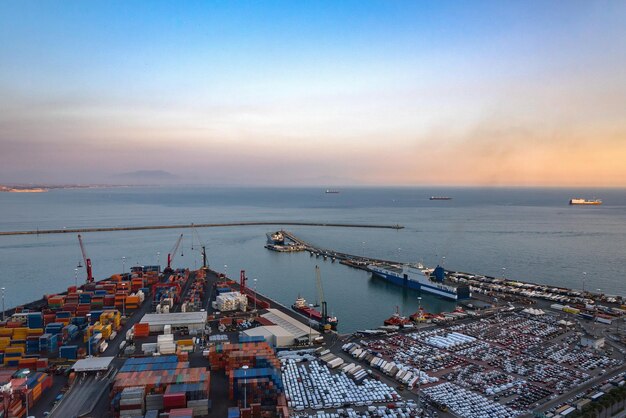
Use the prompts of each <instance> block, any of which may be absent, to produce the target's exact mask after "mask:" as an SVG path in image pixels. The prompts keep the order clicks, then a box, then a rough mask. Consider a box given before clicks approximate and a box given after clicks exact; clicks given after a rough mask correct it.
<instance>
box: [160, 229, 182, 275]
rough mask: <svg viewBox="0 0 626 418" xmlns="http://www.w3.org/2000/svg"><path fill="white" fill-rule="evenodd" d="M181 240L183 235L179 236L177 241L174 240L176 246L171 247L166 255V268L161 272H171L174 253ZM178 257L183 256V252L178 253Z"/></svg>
mask: <svg viewBox="0 0 626 418" xmlns="http://www.w3.org/2000/svg"><path fill="white" fill-rule="evenodd" d="M182 240H183V234H180V236H179V237H178V239H177V240H176V244H174V246H173V247H172V249H171V250H170V252H169V253H167V267H166V268H165V269H164V270H163V272H171V271H172V262H174V257H176V252H177V251H178V247H180V243H181V242H182ZM180 255H181V256H182V255H183V252H182V251H181V252H180Z"/></svg>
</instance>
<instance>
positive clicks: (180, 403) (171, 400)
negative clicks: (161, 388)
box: [163, 393, 187, 410]
mask: <svg viewBox="0 0 626 418" xmlns="http://www.w3.org/2000/svg"><path fill="white" fill-rule="evenodd" d="M186 406H187V397H186V396H185V394H184V393H166V394H164V395H163V408H165V409H166V410H167V409H172V408H184V407H186Z"/></svg>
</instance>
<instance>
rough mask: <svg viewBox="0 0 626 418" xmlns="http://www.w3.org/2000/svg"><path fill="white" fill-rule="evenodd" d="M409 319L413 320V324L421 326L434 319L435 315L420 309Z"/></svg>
mask: <svg viewBox="0 0 626 418" xmlns="http://www.w3.org/2000/svg"><path fill="white" fill-rule="evenodd" d="M409 318H411V320H412V321H413V322H416V323H418V324H419V323H422V322H430V321H431V320H432V318H433V315H432V314H431V313H428V312H426V311H425V310H424V308H422V307H420V308H419V309H418V311H417V312H415V313H414V314H413V315H411V316H410V317H409Z"/></svg>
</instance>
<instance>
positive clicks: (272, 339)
mask: <svg viewBox="0 0 626 418" xmlns="http://www.w3.org/2000/svg"><path fill="white" fill-rule="evenodd" d="M261 318H263V319H264V320H265V321H264V322H266V325H264V326H261V327H257V328H252V329H248V330H245V331H243V332H242V334H243V335H246V336H249V337H254V336H262V337H264V338H265V341H267V342H268V343H269V344H271V345H272V346H274V347H289V346H292V345H294V344H301V343H304V342H308V341H309V336H310V337H311V339H314V338H316V337H318V336H319V335H320V333H319V332H318V331H317V330H315V329H313V328H310V327H308V326H306V325H304V324H303V323H301V322H300V321H298V320H297V319H294V318H292V317H291V316H289V315H287V314H285V313H283V312H281V311H279V310H278V309H268V310H267V313H265V314H263V315H261ZM270 323H271V325H270Z"/></svg>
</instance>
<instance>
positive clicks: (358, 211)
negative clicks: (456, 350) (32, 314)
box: [0, 186, 626, 333]
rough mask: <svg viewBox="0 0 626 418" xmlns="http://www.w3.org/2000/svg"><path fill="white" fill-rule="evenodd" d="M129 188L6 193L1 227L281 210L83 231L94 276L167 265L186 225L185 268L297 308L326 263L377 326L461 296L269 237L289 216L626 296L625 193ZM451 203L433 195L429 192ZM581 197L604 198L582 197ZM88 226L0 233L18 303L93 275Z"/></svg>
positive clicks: (334, 241) (427, 257)
mask: <svg viewBox="0 0 626 418" xmlns="http://www.w3.org/2000/svg"><path fill="white" fill-rule="evenodd" d="M338 191H339V193H336V194H329V193H325V189H323V188H314V187H308V188H242V187H237V188H236V187H204V186H202V187H200V186H184V187H183V186H181V187H121V188H89V189H53V190H51V191H49V192H45V193H0V230H2V231H19V230H36V229H57V228H61V229H62V228H80V227H121V226H139V225H161V224H190V223H196V224H200V223H221V222H237V221H274V222H276V223H277V224H276V226H237V227H214V228H197V234H195V233H192V230H190V229H165V230H143V231H119V232H90V233H83V234H82V236H83V240H84V243H85V247H86V250H87V253H88V255H89V257H90V258H91V260H92V262H93V271H94V276H95V277H96V279H103V278H106V277H109V276H110V275H112V274H114V273H119V272H121V271H123V270H124V271H128V269H129V268H130V267H131V266H134V265H153V264H160V265H165V263H166V258H167V253H168V252H169V251H171V249H172V248H173V246H174V244H175V242H176V240H177V238H178V236H179V235H180V234H181V233H182V234H183V241H182V245H181V247H180V249H179V251H178V252H177V254H176V257H175V260H174V267H189V268H192V269H193V268H199V267H200V266H201V265H202V260H201V252H200V246H201V243H202V244H204V245H205V246H206V248H207V255H208V260H209V265H210V267H211V268H212V269H214V270H218V271H224V272H226V273H227V275H228V276H229V277H232V278H235V279H238V277H239V274H240V271H241V270H245V271H246V275H247V276H248V277H249V279H250V281H249V285H250V286H251V287H254V286H256V289H257V291H258V292H259V293H261V294H264V295H266V296H269V297H271V298H273V299H275V300H277V301H279V302H280V303H282V304H284V305H286V306H290V305H291V304H292V303H293V302H294V300H295V299H296V298H297V297H298V296H302V297H304V298H306V299H307V300H308V301H309V302H316V301H317V300H318V295H317V290H316V284H315V266H316V265H319V267H320V270H321V277H322V282H323V290H324V296H325V299H326V301H327V302H328V309H329V311H330V313H332V314H334V315H336V316H337V317H338V318H339V321H340V331H341V332H346V333H347V332H352V331H355V330H359V329H366V328H373V327H376V326H379V325H382V322H383V320H384V319H386V318H388V317H389V316H391V315H392V314H393V313H394V312H395V310H396V309H398V310H399V311H400V312H401V313H402V314H405V315H410V314H412V313H414V312H415V311H416V310H417V309H418V304H419V303H420V302H419V301H418V297H420V296H421V298H422V299H421V304H422V306H423V307H424V308H425V309H426V310H427V311H429V312H440V311H450V310H452V309H454V307H455V304H454V303H453V302H450V301H447V300H444V299H440V298H438V297H435V296H432V295H429V294H428V293H423V294H421V295H420V293H419V292H417V291H413V290H406V289H403V288H401V287H397V286H394V285H391V284H388V283H387V282H385V281H383V280H381V279H379V278H376V277H372V275H371V274H369V273H367V272H365V271H362V270H356V269H352V268H349V267H346V266H344V265H341V264H339V263H338V262H336V263H332V262H331V261H330V260H326V261H324V260H323V259H321V258H315V257H311V256H310V255H309V254H308V253H277V252H273V251H269V250H267V249H265V248H264V245H265V243H266V239H267V238H266V234H267V233H271V232H274V231H276V230H278V229H280V228H282V226H281V222H287V221H302V222H319V223H360V224H386V225H396V224H399V225H402V226H404V228H403V229H398V230H396V229H372V228H340V227H322V226H285V227H284V228H285V229H287V230H289V231H291V232H293V233H294V234H296V235H297V236H298V237H301V238H302V239H304V240H305V241H308V242H310V243H313V244H316V245H319V246H321V247H325V248H330V249H335V250H338V251H342V252H347V253H352V254H358V255H364V256H369V257H376V258H383V259H391V260H398V261H402V262H422V263H424V264H425V265H426V266H433V267H434V266H436V265H437V264H444V266H445V267H446V268H448V269H453V270H458V271H464V272H470V273H481V274H487V275H493V276H499V277H506V278H509V279H514V280H523V281H530V282H535V283H545V284H551V285H558V286H567V287H572V288H577V289H582V288H583V287H585V289H587V290H592V291H598V292H602V293H605V294H619V295H626V274H625V272H626V190H624V189H561V188H549V189H526V188H516V189H506V188H366V187H361V188H347V187H346V188H340V189H338ZM441 195H443V196H449V197H452V200H446V201H431V200H429V197H430V196H441ZM575 197H582V198H600V199H602V200H603V202H604V204H603V205H601V206H570V205H569V204H568V202H569V199H571V198H575ZM79 263H81V264H82V255H81V251H80V247H79V243H78V240H77V236H76V234H73V233H68V234H56V235H46V234H42V235H24V236H0V287H4V288H5V289H6V290H5V306H6V308H9V307H14V306H18V305H20V304H23V303H26V302H29V301H31V300H34V299H38V298H40V297H42V296H43V295H44V294H53V293H57V292H62V291H64V290H66V289H67V287H68V286H71V285H73V284H75V282H77V281H78V282H79V283H80V282H84V280H85V275H86V274H85V269H84V267H80V268H77V266H78V265H79Z"/></svg>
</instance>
